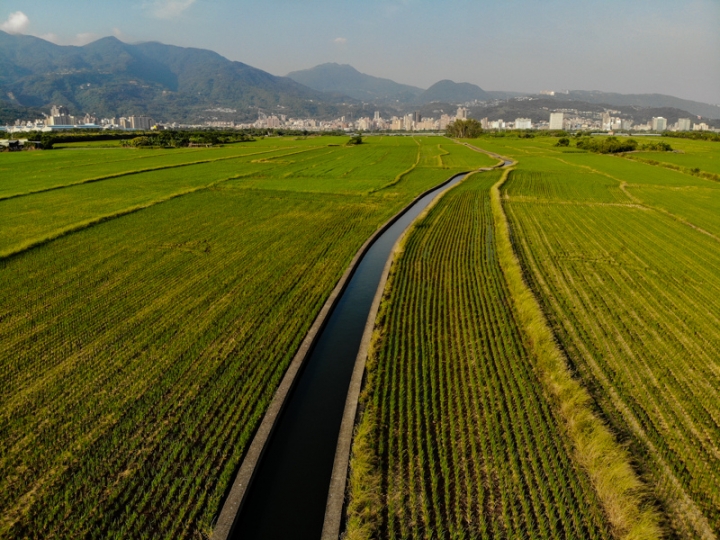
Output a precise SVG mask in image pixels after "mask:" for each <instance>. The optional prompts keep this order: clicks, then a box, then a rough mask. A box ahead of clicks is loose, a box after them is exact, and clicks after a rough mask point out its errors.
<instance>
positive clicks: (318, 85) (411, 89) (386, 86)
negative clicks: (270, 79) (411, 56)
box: [287, 63, 423, 103]
mask: <svg viewBox="0 0 720 540" xmlns="http://www.w3.org/2000/svg"><path fill="white" fill-rule="evenodd" d="M287 77H289V78H290V79H292V80H294V81H296V82H299V83H300V84H304V85H305V86H308V87H310V88H314V89H315V90H319V91H320V92H328V93H334V94H341V95H342V94H344V95H346V96H350V97H352V98H355V99H358V100H361V101H381V102H400V103H412V102H414V101H415V100H416V98H417V97H418V96H419V95H420V94H422V92H423V90H422V88H417V87H415V86H409V85H407V84H400V83H396V82H395V81H391V80H390V79H382V78H380V77H373V76H372V75H366V74H365V73H360V72H359V71H358V70H357V69H355V68H354V67H352V66H349V65H347V64H334V63H328V64H320V65H319V66H315V67H314V68H310V69H303V70H300V71H293V72H292V73H288V74H287Z"/></svg>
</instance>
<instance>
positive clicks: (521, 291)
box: [490, 168, 663, 540]
mask: <svg viewBox="0 0 720 540" xmlns="http://www.w3.org/2000/svg"><path fill="white" fill-rule="evenodd" d="M512 170H513V169H512V168H510V169H507V170H506V171H505V174H503V176H502V178H501V179H500V180H499V181H498V182H497V183H496V184H495V185H494V186H493V187H492V188H491V189H490V204H491V208H492V213H493V221H494V224H495V239H496V249H497V253H498V260H499V262H500V265H501V268H502V270H503V274H504V275H505V281H506V283H507V285H508V290H509V292H510V295H511V297H512V299H513V304H514V308H515V312H516V313H517V315H518V320H519V322H520V324H521V327H522V330H523V333H524V334H525V336H526V339H527V340H528V344H529V347H530V350H531V351H532V354H533V356H534V357H535V360H536V362H537V368H538V376H539V379H540V381H541V383H542V385H543V387H544V389H545V391H546V392H547V393H548V394H549V395H550V396H551V397H552V399H553V401H554V402H555V405H556V407H557V410H558V412H559V414H560V417H561V418H562V419H563V420H564V424H565V426H564V427H565V429H566V430H567V433H568V435H569V437H570V439H571V442H572V444H573V447H574V449H575V452H574V453H575V456H574V457H575V459H576V460H577V462H578V463H579V464H580V465H581V466H582V467H583V468H584V469H585V471H586V472H587V474H588V476H589V478H590V480H591V482H592V484H593V487H594V488H595V491H596V493H597V495H598V498H599V499H600V502H601V504H602V506H603V509H604V510H605V513H606V515H607V517H608V521H609V522H610V524H611V526H612V529H613V532H614V535H615V536H616V537H618V538H622V539H628V540H629V539H654V538H662V537H663V532H662V529H661V527H660V517H659V515H658V514H657V512H656V511H655V510H654V509H653V508H652V507H651V506H649V504H648V502H647V501H646V498H645V489H644V486H643V484H642V483H641V481H640V480H639V478H638V477H637V475H636V473H635V471H634V470H633V468H632V465H631V458H630V455H629V454H628V452H627V450H625V449H624V448H623V447H622V446H621V445H620V444H619V443H618V442H617V441H616V440H615V438H614V436H613V434H612V433H611V432H610V430H609V429H608V427H607V426H606V425H605V424H604V423H603V422H602V421H601V420H600V418H599V417H598V416H597V415H596V414H595V413H594V412H593V411H592V409H591V405H590V404H591V401H592V399H591V397H590V394H589V393H588V391H587V390H586V389H585V388H584V387H583V386H581V385H580V383H579V382H578V381H576V380H575V379H573V377H572V375H571V373H570V370H569V369H568V365H567V359H566V358H565V356H564V354H563V353H562V351H561V350H560V348H559V347H558V345H557V342H556V340H555V336H554V334H553V332H552V330H551V329H550V326H549V324H548V322H547V320H546V318H545V315H544V314H543V312H542V308H541V306H540V303H539V302H538V300H537V299H536V298H535V296H534V295H533V293H532V291H531V289H530V288H529V286H528V285H527V283H526V282H525V279H524V277H523V271H522V266H521V264H520V261H519V259H518V257H517V255H516V254H515V252H514V250H513V246H512V240H511V238H510V227H509V223H508V220H507V216H506V215H505V211H504V209H503V207H502V201H501V197H500V187H501V186H502V185H503V184H504V183H505V181H506V180H507V178H508V176H509V174H510V172H511V171H512Z"/></svg>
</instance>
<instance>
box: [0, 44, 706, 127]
mask: <svg viewBox="0 0 720 540" xmlns="http://www.w3.org/2000/svg"><path fill="white" fill-rule="evenodd" d="M521 95H523V94H520V93H517V92H502V91H485V90H483V89H482V88H480V87H479V86H477V85H475V84H470V83H456V82H453V81H450V80H442V81H439V82H437V83H435V84H434V85H432V86H431V87H430V88H428V89H427V90H423V89H421V88H418V87H415V86H411V85H406V84H400V83H397V82H395V81H392V80H390V79H384V78H380V77H373V76H371V75H368V74H364V73H361V72H359V71H357V70H356V69H355V68H353V67H352V66H349V65H341V64H321V65H319V66H316V67H314V68H311V69H307V70H301V71H295V72H292V73H290V74H289V76H288V77H278V76H275V75H272V74H270V73H267V72H266V71H263V70H261V69H257V68H254V67H252V66H249V65H247V64H243V63H242V62H234V61H231V60H228V59H227V58H224V57H222V56H221V55H219V54H217V53H215V52H213V51H209V50H204V49H196V48H185V47H176V46H173V45H164V44H162V43H157V42H149V43H139V44H128V43H123V42H121V41H119V40H118V39H116V38H114V37H106V38H102V39H100V40H97V41H95V42H93V43H90V44H88V45H85V46H83V47H75V46H60V45H55V44H53V43H50V42H48V41H45V40H42V39H40V38H36V37H33V36H25V35H11V34H8V33H5V32H2V31H0V121H2V122H3V123H4V122H6V121H13V120H14V119H15V118H24V119H29V118H35V117H38V111H39V110H41V109H42V110H44V111H46V112H48V111H49V106H50V105H52V104H57V105H65V106H67V107H68V108H69V109H70V112H71V113H72V114H78V113H91V114H94V115H96V116H99V117H113V116H129V115H136V114H147V115H150V116H152V117H153V118H154V119H156V120H160V121H178V122H193V123H195V122H203V121H205V120H214V119H219V120H234V121H252V120H255V119H256V118H257V116H258V113H259V112H264V113H267V114H284V115H287V116H295V117H315V118H324V119H327V118H333V117H338V116H340V115H349V116H350V117H351V118H360V117H363V116H372V114H373V112H374V111H380V112H381V114H382V115H383V117H390V116H393V115H396V114H397V115H400V114H405V113H407V112H410V111H414V110H423V111H425V110H427V111H429V114H430V115H435V116H437V115H438V114H441V113H442V112H443V111H445V112H448V111H449V112H454V110H455V107H456V106H457V105H459V104H464V103H470V104H471V105H473V106H474V105H475V104H477V103H480V104H482V103H485V104H487V105H492V104H496V105H494V106H497V107H501V108H502V106H501V105H498V104H497V102H498V101H502V100H512V98H514V97H518V96H521ZM525 95H526V96H530V94H525ZM536 98H542V99H545V98H547V99H549V100H551V101H549V103H556V104H557V107H558V108H561V107H563V106H564V103H567V102H575V103H581V102H585V103H588V104H596V105H601V106H605V107H606V108H620V107H635V108H637V109H647V110H650V109H653V110H662V109H667V110H672V111H673V112H672V114H680V113H682V114H685V116H688V117H689V116H692V115H697V116H702V117H704V118H710V119H720V107H719V106H717V105H710V104H706V103H699V102H696V101H690V100H685V99H681V98H676V97H673V96H666V95H662V94H628V95H626V94H617V93H608V92H597V91H579V90H578V91H571V92H569V93H567V94H564V93H558V94H556V95H555V96H552V97H550V96H536ZM529 105H533V103H530V104H529ZM513 107H514V108H517V106H516V105H513ZM523 107H524V106H523ZM531 110H532V109H529V110H528V114H530V112H531ZM674 111H680V112H678V113H676V112H674ZM684 111H687V114H686V113H685V112H684ZM645 112H647V111H645ZM645 112H642V111H638V116H642V115H644V114H645ZM537 113H538V114H543V115H544V114H546V112H545V111H542V112H541V111H537ZM508 114H510V113H509V112H508Z"/></svg>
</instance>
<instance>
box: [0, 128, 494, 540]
mask: <svg viewBox="0 0 720 540" xmlns="http://www.w3.org/2000/svg"><path fill="white" fill-rule="evenodd" d="M346 140H347V139H346V138H336V139H332V138H320V137H318V138H308V139H303V140H295V139H290V138H286V139H281V138H268V139H263V140H258V141H255V142H248V143H241V144H235V145H230V146H226V147H223V148H209V149H187V150H172V151H164V150H136V149H123V148H104V147H100V146H95V147H92V146H90V147H86V148H65V149H60V150H53V151H47V152H24V153H17V154H0V283H1V284H2V286H1V287H0V336H1V338H0V537H1V538H90V537H93V538H95V537H102V538H173V539H174V538H206V537H208V536H209V535H210V534H211V532H212V529H213V524H214V520H215V519H216V517H217V514H218V512H219V509H220V505H221V503H222V500H223V498H224V495H225V492H226V490H227V488H228V486H229V484H230V482H231V481H232V479H233V477H234V474H235V471H236V470H237V467H238V465H239V463H240V460H241V459H242V456H243V451H244V449H245V448H246V447H247V445H248V444H249V442H250V440H251V437H252V435H253V433H254V430H255V428H256V426H257V425H258V423H259V422H260V420H261V419H262V416H263V413H264V410H265V408H266V407H267V405H268V403H269V401H270V400H271V398H272V396H273V393H274V391H275V388H276V386H277V384H278V383H279V381H280V379H281V377H282V375H283V373H284V370H285V368H286V367H287V365H288V363H289V362H290V360H291V359H292V357H293V355H294V353H295V350H296V348H297V347H298V345H299V343H300V342H301V341H302V339H303V338H304V336H305V334H306V332H307V330H308V328H309V327H310V325H311V324H312V321H313V319H314V317H315V315H316V314H317V313H318V311H319V310H320V308H321V306H322V305H323V303H324V302H325V299H326V298H327V296H328V294H329V293H330V291H331V290H332V288H333V287H334V285H335V283H336V281H337V280H338V279H339V277H340V276H341V275H342V273H343V272H344V270H345V268H346V266H347V265H348V263H349V262H350V260H351V259H352V257H353V256H354V254H355V252H356V251H357V249H358V248H359V247H360V246H361V245H362V243H363V242H364V241H365V240H366V239H367V237H368V236H370V234H372V233H373V232H374V231H375V230H376V229H377V228H378V227H379V226H380V225H381V224H382V223H384V222H385V221H386V220H387V219H388V218H389V217H391V216H392V215H393V214H395V213H396V212H397V211H398V210H399V209H400V208H402V207H403V206H404V205H406V204H407V203H408V202H410V200H412V199H413V198H414V197H415V196H416V195H417V194H418V193H420V192H421V191H423V190H425V189H428V188H430V187H432V186H434V185H436V184H439V183H440V182H442V181H443V180H445V179H447V178H449V177H450V176H451V175H453V174H455V173H456V172H459V171H461V170H467V168H477V167H482V166H488V165H493V164H494V163H495V160H493V159H491V158H489V157H488V156H486V155H484V154H481V153H478V152H471V151H468V149H467V148H466V147H463V146H460V145H457V144H454V143H452V142H451V141H448V140H447V139H439V138H432V137H424V138H413V137H368V138H366V143H365V144H362V145H360V146H354V147H348V146H345V142H346Z"/></svg>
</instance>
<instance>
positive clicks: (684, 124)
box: [677, 118, 692, 131]
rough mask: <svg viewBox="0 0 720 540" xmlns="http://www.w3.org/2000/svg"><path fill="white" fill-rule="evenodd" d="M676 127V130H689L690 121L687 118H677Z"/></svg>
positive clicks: (690, 127) (690, 126)
mask: <svg viewBox="0 0 720 540" xmlns="http://www.w3.org/2000/svg"><path fill="white" fill-rule="evenodd" d="M677 128H678V131H690V130H691V129H692V122H691V121H690V119H689V118H678V121H677Z"/></svg>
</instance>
